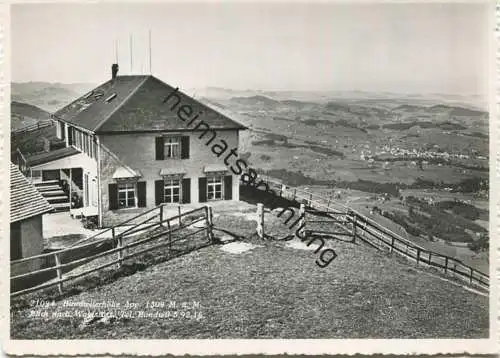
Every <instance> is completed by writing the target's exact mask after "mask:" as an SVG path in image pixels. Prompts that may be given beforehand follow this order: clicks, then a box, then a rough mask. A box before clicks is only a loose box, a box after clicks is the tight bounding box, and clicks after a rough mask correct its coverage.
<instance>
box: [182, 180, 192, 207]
mask: <svg viewBox="0 0 500 358" xmlns="http://www.w3.org/2000/svg"><path fill="white" fill-rule="evenodd" d="M190 202H191V179H190V178H184V179H182V203H183V204H187V203H190Z"/></svg>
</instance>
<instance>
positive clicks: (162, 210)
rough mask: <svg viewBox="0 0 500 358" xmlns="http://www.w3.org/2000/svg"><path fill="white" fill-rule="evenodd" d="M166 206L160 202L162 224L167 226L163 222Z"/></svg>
mask: <svg viewBox="0 0 500 358" xmlns="http://www.w3.org/2000/svg"><path fill="white" fill-rule="evenodd" d="M164 207H165V205H163V204H160V226H165V225H164V224H163V220H164V215H165V212H164V211H165V210H164Z"/></svg>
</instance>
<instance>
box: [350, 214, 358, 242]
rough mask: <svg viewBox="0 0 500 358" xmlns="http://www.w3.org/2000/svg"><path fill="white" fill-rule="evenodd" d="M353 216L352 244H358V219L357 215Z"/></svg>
mask: <svg viewBox="0 0 500 358" xmlns="http://www.w3.org/2000/svg"><path fill="white" fill-rule="evenodd" d="M352 215H353V218H352V233H351V235H352V242H356V235H357V233H356V228H357V225H358V217H357V215H356V214H352Z"/></svg>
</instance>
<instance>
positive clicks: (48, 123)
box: [10, 119, 54, 135]
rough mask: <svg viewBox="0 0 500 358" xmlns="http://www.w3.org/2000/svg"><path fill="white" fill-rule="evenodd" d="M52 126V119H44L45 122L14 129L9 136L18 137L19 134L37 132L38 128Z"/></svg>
mask: <svg viewBox="0 0 500 358" xmlns="http://www.w3.org/2000/svg"><path fill="white" fill-rule="evenodd" d="M53 124H54V122H53V121H52V119H45V120H41V121H38V122H37V123H36V124H32V125H30V126H26V127H22V128H17V129H14V130H12V131H11V132H10V133H11V135H19V134H22V133H26V132H31V131H34V130H37V129H40V128H45V127H49V126H51V125H53Z"/></svg>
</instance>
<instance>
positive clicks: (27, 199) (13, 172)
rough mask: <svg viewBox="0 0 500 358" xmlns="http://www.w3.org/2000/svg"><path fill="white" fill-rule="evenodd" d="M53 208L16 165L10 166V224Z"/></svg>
mask: <svg viewBox="0 0 500 358" xmlns="http://www.w3.org/2000/svg"><path fill="white" fill-rule="evenodd" d="M52 210H53V207H52V206H51V205H50V204H49V202H48V201H47V200H45V198H44V197H43V196H42V194H40V192H39V191H38V190H36V188H35V187H34V186H33V185H31V184H30V182H28V179H26V178H25V177H24V175H23V174H22V173H21V172H20V171H19V169H18V168H17V167H16V166H15V165H14V164H12V163H11V164H10V222H11V223H13V222H16V221H19V220H23V219H28V218H30V217H32V216H37V215H42V214H45V213H47V212H49V211H52Z"/></svg>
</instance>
